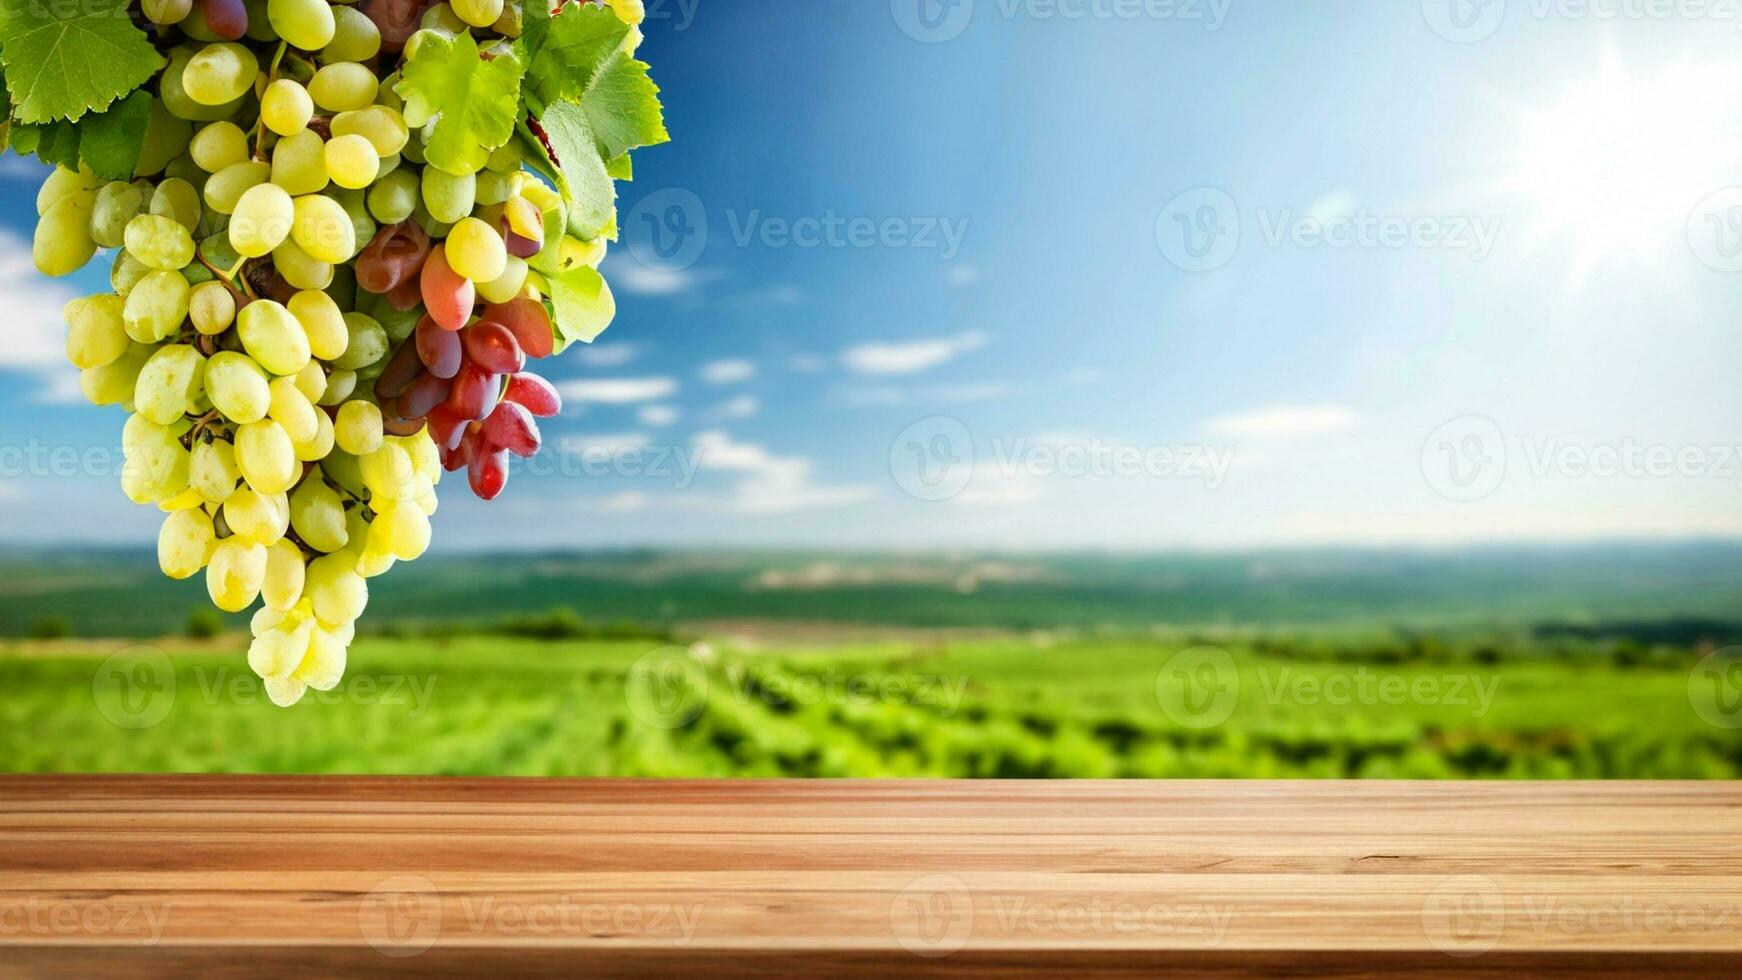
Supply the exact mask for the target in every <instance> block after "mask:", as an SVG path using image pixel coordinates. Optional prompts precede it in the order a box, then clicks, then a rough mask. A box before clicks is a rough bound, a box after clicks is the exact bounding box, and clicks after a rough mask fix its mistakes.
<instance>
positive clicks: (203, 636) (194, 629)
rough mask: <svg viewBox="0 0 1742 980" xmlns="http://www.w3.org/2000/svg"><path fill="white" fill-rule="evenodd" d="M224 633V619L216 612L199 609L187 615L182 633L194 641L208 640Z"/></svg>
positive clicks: (204, 608) (203, 608) (214, 610)
mask: <svg viewBox="0 0 1742 980" xmlns="http://www.w3.org/2000/svg"><path fill="white" fill-rule="evenodd" d="M223 631H224V617H223V616H222V615H221V614H220V613H219V612H218V611H217V610H216V609H210V608H206V607H203V606H202V607H199V608H196V609H194V611H193V612H190V613H188V621H187V625H186V626H185V627H183V632H185V633H187V635H188V637H189V638H191V639H195V640H209V639H211V638H212V637H214V636H217V635H218V634H219V633H222V632H223Z"/></svg>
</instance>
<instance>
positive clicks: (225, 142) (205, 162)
mask: <svg viewBox="0 0 1742 980" xmlns="http://www.w3.org/2000/svg"><path fill="white" fill-rule="evenodd" d="M188 152H189V153H190V154H192V155H193V158H194V163H196V164H198V165H199V168H200V169H201V170H204V171H205V172H206V173H209V174H215V173H217V172H218V171H220V170H222V169H224V168H225V167H228V166H231V165H232V164H237V163H242V162H243V161H245V160H247V159H248V136H247V134H245V133H243V132H242V127H240V126H237V125H236V124H235V123H233V122H230V121H228V120H220V121H218V122H215V123H210V124H208V125H207V126H205V127H204V128H202V129H201V130H200V131H199V132H197V133H195V134H194V138H193V142H191V143H189V144H188Z"/></svg>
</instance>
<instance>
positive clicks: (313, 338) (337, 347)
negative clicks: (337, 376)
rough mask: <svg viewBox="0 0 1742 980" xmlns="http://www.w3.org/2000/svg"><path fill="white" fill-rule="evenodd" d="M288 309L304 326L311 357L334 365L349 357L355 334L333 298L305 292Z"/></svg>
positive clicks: (291, 300) (295, 297)
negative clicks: (342, 358) (352, 334)
mask: <svg viewBox="0 0 1742 980" xmlns="http://www.w3.org/2000/svg"><path fill="white" fill-rule="evenodd" d="M286 308H287V309H289V310H290V314H291V316H294V317H296V320H297V322H298V323H300V324H301V325H302V329H303V333H304V334H305V335H307V337H308V347H309V352H310V353H311V354H313V355H314V356H315V357H318V358H320V359H321V360H323V361H330V360H333V359H334V358H337V357H339V356H341V355H343V354H344V353H345V348H346V347H347V346H349V345H350V343H351V334H350V331H348V330H346V329H345V315H344V314H343V313H341V312H340V311H339V304H338V303H337V302H336V301H334V299H333V298H332V297H331V296H328V295H327V294H326V293H323V292H320V291H319V290H314V289H305V290H303V291H302V292H299V293H297V294H296V295H295V296H292V297H291V298H290V302H289V303H288V304H286Z"/></svg>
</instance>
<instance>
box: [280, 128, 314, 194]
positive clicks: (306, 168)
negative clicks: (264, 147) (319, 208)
mask: <svg viewBox="0 0 1742 980" xmlns="http://www.w3.org/2000/svg"><path fill="white" fill-rule="evenodd" d="M272 182H273V183H274V184H277V185H278V186H279V187H282V188H284V190H285V191H286V192H287V193H289V194H290V195H292V196H293V197H294V196H297V195H301V194H313V193H315V192H316V191H318V190H320V189H321V188H323V187H325V186H327V160H326V152H325V144H324V143H322V141H321V137H320V134H318V133H316V132H315V131H314V130H312V129H305V130H302V131H301V132H298V133H293V134H292V135H290V136H286V137H285V138H283V139H281V140H279V141H278V146H277V147H276V148H275V149H274V150H273V151H272Z"/></svg>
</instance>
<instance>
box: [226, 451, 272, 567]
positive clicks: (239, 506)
mask: <svg viewBox="0 0 1742 980" xmlns="http://www.w3.org/2000/svg"><path fill="white" fill-rule="evenodd" d="M238 458H239V454H238ZM224 524H225V525H226V526H228V527H229V529H230V531H231V533H233V534H238V535H241V536H242V537H244V538H247V539H248V540H249V541H253V542H254V543H256V544H267V545H269V544H272V543H273V542H275V541H278V540H280V539H281V538H283V537H284V532H285V530H286V528H285V527H284V526H282V525H280V523H279V520H278V507H277V506H276V505H275V504H274V503H273V499H272V495H271V494H265V493H261V492H260V491H258V490H256V489H254V488H253V487H252V486H248V485H243V486H240V487H237V488H236V489H235V490H234V491H233V492H231V494H230V496H228V497H226V498H225V499H224Z"/></svg>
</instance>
